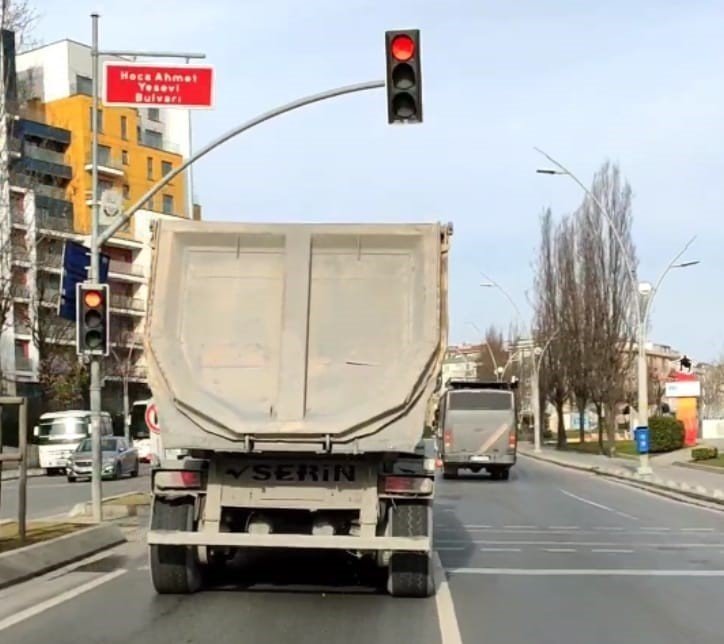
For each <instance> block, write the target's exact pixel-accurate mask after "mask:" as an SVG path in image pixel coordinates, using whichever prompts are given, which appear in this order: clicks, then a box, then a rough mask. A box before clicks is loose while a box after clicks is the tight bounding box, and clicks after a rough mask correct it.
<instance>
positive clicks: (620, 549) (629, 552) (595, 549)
mask: <svg viewBox="0 0 724 644" xmlns="http://www.w3.org/2000/svg"><path fill="white" fill-rule="evenodd" d="M591 552H608V553H612V554H613V553H616V554H618V553H621V554H631V553H632V552H633V550H626V549H625V548H592V549H591Z"/></svg>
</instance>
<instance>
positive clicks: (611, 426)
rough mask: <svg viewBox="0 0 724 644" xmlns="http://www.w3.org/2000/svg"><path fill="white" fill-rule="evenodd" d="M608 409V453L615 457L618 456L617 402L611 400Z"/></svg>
mask: <svg viewBox="0 0 724 644" xmlns="http://www.w3.org/2000/svg"><path fill="white" fill-rule="evenodd" d="M606 409H607V411H608V423H606V436H607V438H608V455H609V456H610V457H611V458H613V457H614V456H616V429H617V427H616V403H612V402H609V403H608V405H607V406H606Z"/></svg>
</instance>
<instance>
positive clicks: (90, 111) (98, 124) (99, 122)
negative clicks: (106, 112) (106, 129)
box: [88, 106, 103, 134]
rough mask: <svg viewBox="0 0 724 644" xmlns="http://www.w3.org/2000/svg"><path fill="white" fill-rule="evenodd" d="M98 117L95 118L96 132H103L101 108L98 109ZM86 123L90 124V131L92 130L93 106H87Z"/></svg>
mask: <svg viewBox="0 0 724 644" xmlns="http://www.w3.org/2000/svg"><path fill="white" fill-rule="evenodd" d="M97 116H98V118H97V119H96V127H97V128H98V133H99V134H103V110H98V115H97ZM88 123H89V124H90V128H91V131H93V107H92V106H91V107H89V108H88Z"/></svg>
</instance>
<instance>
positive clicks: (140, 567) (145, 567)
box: [136, 565, 151, 570]
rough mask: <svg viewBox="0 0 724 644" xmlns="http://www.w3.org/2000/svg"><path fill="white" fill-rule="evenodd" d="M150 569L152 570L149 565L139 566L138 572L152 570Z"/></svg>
mask: <svg viewBox="0 0 724 644" xmlns="http://www.w3.org/2000/svg"><path fill="white" fill-rule="evenodd" d="M150 569H151V566H149V565H145V566H138V568H136V570H150Z"/></svg>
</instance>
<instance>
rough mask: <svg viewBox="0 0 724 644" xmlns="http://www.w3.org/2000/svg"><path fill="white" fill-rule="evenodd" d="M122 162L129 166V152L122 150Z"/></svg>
mask: <svg viewBox="0 0 724 644" xmlns="http://www.w3.org/2000/svg"><path fill="white" fill-rule="evenodd" d="M121 162H122V163H123V165H128V150H121Z"/></svg>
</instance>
